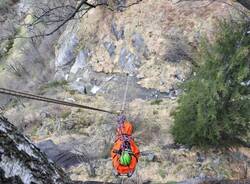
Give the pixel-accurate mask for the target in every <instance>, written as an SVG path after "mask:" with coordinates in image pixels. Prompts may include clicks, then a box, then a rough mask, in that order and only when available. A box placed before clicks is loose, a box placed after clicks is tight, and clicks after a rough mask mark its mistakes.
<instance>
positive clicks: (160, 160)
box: [0, 0, 249, 183]
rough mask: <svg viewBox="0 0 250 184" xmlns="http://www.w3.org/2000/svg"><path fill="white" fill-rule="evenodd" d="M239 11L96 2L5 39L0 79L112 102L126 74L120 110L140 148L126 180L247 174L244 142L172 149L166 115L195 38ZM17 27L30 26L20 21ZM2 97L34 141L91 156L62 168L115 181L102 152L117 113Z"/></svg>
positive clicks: (25, 5) (117, 102)
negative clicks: (55, 26) (46, 31)
mask: <svg viewBox="0 0 250 184" xmlns="http://www.w3.org/2000/svg"><path fill="white" fill-rule="evenodd" d="M31 2H32V0H30V1H28V0H23V1H20V2H19V4H17V5H16V7H14V9H15V10H16V11H17V12H21V10H22V11H29V10H30V9H32V4H31ZM117 2H118V3H123V4H124V3H127V4H129V3H131V2H132V1H130V0H128V1H117ZM29 7H30V8H29ZM239 10H240V11H244V12H246V13H248V12H247V10H246V9H245V8H244V7H243V6H242V5H240V4H239V3H236V2H233V1H230V0H227V1H224V2H219V1H212V2H211V1H206V0H204V1H178V0H177V1H176V0H175V1H174V0H172V1H170V0H157V1H154V0H147V1H144V0H143V1H141V2H139V3H138V4H135V5H133V6H130V7H128V8H124V9H122V10H121V11H111V10H109V9H107V8H105V7H98V8H94V9H91V10H90V11H89V12H88V13H87V14H86V15H85V16H83V17H82V18H80V19H76V20H72V21H70V22H69V23H68V24H67V25H66V26H65V27H64V28H63V29H62V30H61V32H57V33H56V34H55V35H52V37H46V38H39V39H38V43H33V42H32V41H30V40H29V41H28V40H25V39H15V40H14V42H8V43H6V44H5V45H2V46H3V47H4V49H5V50H6V49H7V50H6V51H5V52H2V51H1V53H3V54H2V55H1V63H0V70H1V71H0V77H1V79H0V84H1V86H7V87H11V88H19V89H26V90H29V91H30V90H33V91H34V92H35V93H39V94H43V95H45V96H46V95H47V96H49V97H54V98H60V99H63V100H68V101H73V102H77V103H82V104H88V105H91V106H95V107H99V108H105V109H114V110H119V109H120V108H121V104H122V99H123V94H124V90H125V85H126V75H125V74H126V73H128V74H129V76H130V77H129V78H128V79H129V87H128V98H127V103H126V108H125V110H126V111H125V112H126V115H127V117H128V119H130V120H131V121H133V122H134V125H135V138H136V141H137V142H138V144H139V147H140V149H141V151H146V152H145V153H146V154H145V156H144V157H142V159H141V160H140V162H139V165H138V170H137V172H136V174H135V176H134V178H132V180H134V181H138V182H140V181H153V182H155V183H159V182H167V181H181V180H186V179H189V178H211V177H215V178H218V177H219V178H235V179H237V178H239V177H243V178H244V177H247V176H249V173H248V172H249V171H247V172H246V170H245V168H246V165H247V164H248V163H247V161H249V157H245V156H244V154H245V153H247V150H243V151H241V152H239V151H236V152H235V153H232V154H229V155H227V154H222V153H218V152H217V153H208V154H206V155H205V154H203V153H200V152H199V150H195V149H192V150H190V149H188V148H184V147H171V146H170V147H169V145H171V144H172V143H173V142H172V138H171V135H170V133H169V127H170V126H171V122H172V119H171V117H170V114H171V112H172V111H173V110H174V109H175V107H176V105H177V103H176V99H177V98H178V95H179V94H180V93H181V91H180V90H179V89H178V84H180V83H182V82H184V81H185V80H187V79H188V77H189V75H190V73H191V67H192V64H193V60H192V58H193V57H194V56H195V52H196V50H197V48H198V45H199V43H200V41H201V38H202V37H203V36H205V35H206V36H207V37H208V39H209V40H210V41H213V38H214V35H215V34H216V23H217V22H218V19H221V18H225V19H228V18H229V17H231V18H233V19H235V20H239V18H240V16H241V13H239ZM31 12H32V11H31ZM27 19H28V18H27V17H23V19H22V20H26V21H29V20H27ZM17 34H18V35H20V34H22V35H27V32H26V31H25V30H22V29H21V30H20V32H19V33H17ZM34 45H35V47H34ZM37 45H38V46H37ZM21 48H25V49H21ZM24 51H25V52H24ZM28 56H29V57H28ZM27 58H28V59H27ZM1 103H2V104H4V113H5V116H7V117H8V118H9V119H10V120H11V121H12V122H15V124H16V125H17V126H18V127H19V128H20V129H22V130H23V131H24V132H25V133H26V134H28V135H29V136H30V137H31V138H32V139H33V140H34V141H36V142H39V141H42V140H45V139H52V140H53V141H54V142H55V143H56V144H58V145H60V146H61V147H63V145H64V146H65V149H66V150H68V151H71V152H77V151H80V152H81V153H83V154H84V155H87V157H91V159H90V160H89V161H87V162H83V163H82V164H80V165H78V166H73V167H71V168H69V169H68V172H69V173H70V174H71V177H72V178H73V179H76V180H86V179H89V178H91V179H95V180H102V181H117V179H115V178H114V176H112V166H111V162H110V159H109V149H110V146H111V145H112V141H113V139H114V131H115V127H116V117H114V116H112V115H108V114H101V113H97V112H89V111H85V110H78V109H70V108H66V107H61V106H56V105H50V106H48V105H47V104H43V103H42V104H41V103H37V102H30V101H21V102H20V101H18V100H17V99H13V98H12V99H8V100H6V98H3V97H2V96H1ZM6 104H7V105H6ZM19 122H22V123H19ZM243 153H244V154H243ZM93 170H94V171H93Z"/></svg>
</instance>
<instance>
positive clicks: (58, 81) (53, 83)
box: [40, 80, 68, 91]
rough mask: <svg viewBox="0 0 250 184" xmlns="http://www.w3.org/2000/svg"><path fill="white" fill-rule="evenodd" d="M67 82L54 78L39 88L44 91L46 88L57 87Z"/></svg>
mask: <svg viewBox="0 0 250 184" xmlns="http://www.w3.org/2000/svg"><path fill="white" fill-rule="evenodd" d="M67 84H68V82H67V81H66V80H55V81H51V82H48V83H47V84H45V85H43V86H41V87H40V90H41V91H44V90H46V89H50V88H57V87H61V86H65V85H67Z"/></svg>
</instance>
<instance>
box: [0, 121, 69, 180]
mask: <svg viewBox="0 0 250 184" xmlns="http://www.w3.org/2000/svg"><path fill="white" fill-rule="evenodd" d="M0 183H9V184H11V183H18V184H19V183H24V184H29V183H37V184H40V183H41V184H44V183H48V184H50V183H51V184H54V183H56V184H65V183H71V181H70V179H69V177H68V176H67V175H66V174H65V173H64V171H63V170H62V169H61V168H58V167H57V166H56V165H55V164H54V163H52V162H50V161H48V159H47V157H46V156H45V155H44V154H43V153H41V152H40V150H39V149H38V148H37V147H36V146H35V145H34V144H32V143H31V141H30V140H29V139H28V138H27V137H25V136H23V135H22V134H21V133H20V132H19V131H17V129H16V128H15V127H14V126H13V125H12V124H11V123H10V122H8V121H7V119H5V118H4V117H0Z"/></svg>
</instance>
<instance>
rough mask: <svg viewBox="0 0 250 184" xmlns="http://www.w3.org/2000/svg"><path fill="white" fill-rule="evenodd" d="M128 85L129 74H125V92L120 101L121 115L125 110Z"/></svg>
mask: <svg viewBox="0 0 250 184" xmlns="http://www.w3.org/2000/svg"><path fill="white" fill-rule="evenodd" d="M128 83H129V74H127V77H126V87H125V92H124V96H123V101H122V107H121V113H123V112H124V110H125V105H126V100H127V93H128Z"/></svg>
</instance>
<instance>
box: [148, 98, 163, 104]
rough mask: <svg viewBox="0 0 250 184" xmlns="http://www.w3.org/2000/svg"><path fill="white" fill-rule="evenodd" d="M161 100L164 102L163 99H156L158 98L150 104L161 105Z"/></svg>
mask: <svg viewBox="0 0 250 184" xmlns="http://www.w3.org/2000/svg"><path fill="white" fill-rule="evenodd" d="M161 102H162V99H156V100H154V101H152V102H151V103H150V104H151V105H160V103H161Z"/></svg>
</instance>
